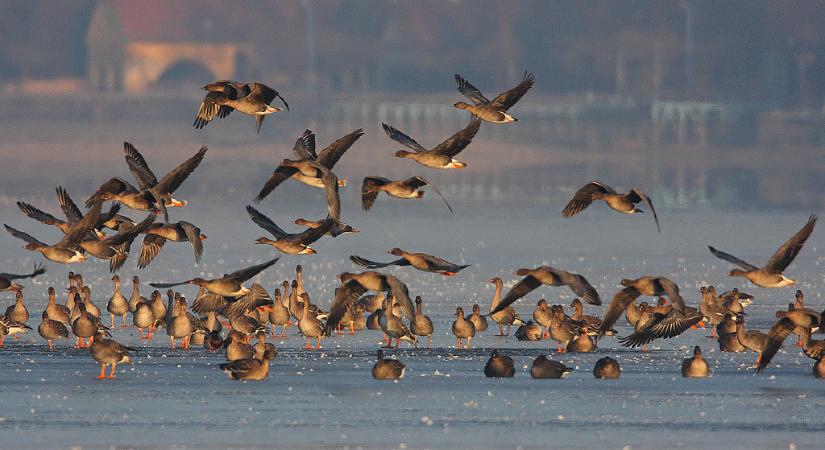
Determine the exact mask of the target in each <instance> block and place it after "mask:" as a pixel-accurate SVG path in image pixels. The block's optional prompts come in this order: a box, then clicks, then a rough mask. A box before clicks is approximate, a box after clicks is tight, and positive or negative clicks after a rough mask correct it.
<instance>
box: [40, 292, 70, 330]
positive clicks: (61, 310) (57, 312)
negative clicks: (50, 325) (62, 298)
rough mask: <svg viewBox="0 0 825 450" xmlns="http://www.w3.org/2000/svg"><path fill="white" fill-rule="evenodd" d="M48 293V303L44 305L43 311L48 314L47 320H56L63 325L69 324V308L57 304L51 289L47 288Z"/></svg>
mask: <svg viewBox="0 0 825 450" xmlns="http://www.w3.org/2000/svg"><path fill="white" fill-rule="evenodd" d="M48 293H49V302H48V303H47V304H46V309H45V311H46V313H47V314H48V316H49V319H52V320H56V321H58V322H60V323H62V324H64V325H65V324H67V323H69V314H70V313H71V311H70V310H69V308H67V307H65V306H63V305H61V304H59V303H57V299H56V298H55V292H54V288H53V287H49V289H48Z"/></svg>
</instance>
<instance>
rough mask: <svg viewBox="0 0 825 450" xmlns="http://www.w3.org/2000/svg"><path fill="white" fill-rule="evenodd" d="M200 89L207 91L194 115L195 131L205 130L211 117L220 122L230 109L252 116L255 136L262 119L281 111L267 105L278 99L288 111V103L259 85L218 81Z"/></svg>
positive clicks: (259, 128) (261, 84) (262, 121)
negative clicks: (218, 119) (219, 119)
mask: <svg viewBox="0 0 825 450" xmlns="http://www.w3.org/2000/svg"><path fill="white" fill-rule="evenodd" d="M203 90H205V91H208V92H207V94H206V96H204V98H203V101H201V104H200V106H199V107H198V113H197V115H196V116H195V123H194V124H193V126H194V127H195V129H197V130H200V129H201V128H203V127H205V126H206V124H208V123H209V122H211V121H212V120H213V119H214V118H215V117H218V118H221V119H223V118H224V117H226V116H228V115H229V113H231V112H232V111H233V110H234V111H238V112H240V113H243V114H246V115H248V116H253V117H255V134H259V133H260V132H261V125H262V124H263V123H264V118H265V117H266V116H268V115H269V114H272V113H276V112H280V111H281V108H278V107H275V106H272V105H271V103H272V101H273V100H275V99H276V98H278V99H280V100H281V101H282V102H283V103H284V106H285V107H286V110H287V111H289V104H287V102H286V100H284V98H283V97H281V94H279V93H278V91H276V90H275V89H272V88H271V87H269V86H267V85H265V84H263V83H257V82H253V83H240V82H237V81H229V80H219V81H216V82H214V83H209V84H207V85H206V86H204V87H203Z"/></svg>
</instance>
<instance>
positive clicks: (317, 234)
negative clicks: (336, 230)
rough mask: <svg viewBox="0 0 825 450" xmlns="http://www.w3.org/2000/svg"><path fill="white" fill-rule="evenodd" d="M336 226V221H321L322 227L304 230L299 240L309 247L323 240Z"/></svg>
mask: <svg viewBox="0 0 825 450" xmlns="http://www.w3.org/2000/svg"><path fill="white" fill-rule="evenodd" d="M334 225H335V221H334V220H332V219H325V220H323V221H321V226H318V227H309V228H307V229H306V230H304V231H303V232H302V233H301V234H299V235H298V236H297V237H298V240H299V241H300V242H301V243H302V244H304V245H309V244H312V243H313V242H315V241H317V240H318V239H321V238H322V237H323V236H324V235H325V234H327V233H328V232H329V231H330V230H331V229H332V227H333V226H334Z"/></svg>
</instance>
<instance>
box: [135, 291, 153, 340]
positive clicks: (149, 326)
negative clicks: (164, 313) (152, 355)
mask: <svg viewBox="0 0 825 450" xmlns="http://www.w3.org/2000/svg"><path fill="white" fill-rule="evenodd" d="M144 300H145V299H141V300H140V301H138V303H137V305H135V310H134V311H132V323H133V324H134V325H135V327H137V329H138V331H140V333H141V336H140V339H145V340H151V339H152V332H153V331H154V329H155V324H156V323H157V321H158V320H160V319H155V314H154V313H153V312H152V307H151V306H149V303H148V302H146V301H144ZM144 328H145V329H146V334H143V330H144Z"/></svg>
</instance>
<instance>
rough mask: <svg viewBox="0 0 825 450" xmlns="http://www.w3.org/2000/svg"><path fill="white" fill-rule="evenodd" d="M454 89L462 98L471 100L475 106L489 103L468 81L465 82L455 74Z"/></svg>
mask: <svg viewBox="0 0 825 450" xmlns="http://www.w3.org/2000/svg"><path fill="white" fill-rule="evenodd" d="M455 87H456V89H458V92H461V94H462V95H463V96H465V97H467V98H469V99H470V100H472V101H473V103H475V104H476V105H483V104H487V103H490V100H488V99H487V97H485V96H484V94H482V93H481V91H480V90H478V88H477V87H475V86H473V85H472V84H470V82H469V81H467V80H465V79H464V78H463V77H462V76H461V75H459V74H455Z"/></svg>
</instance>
